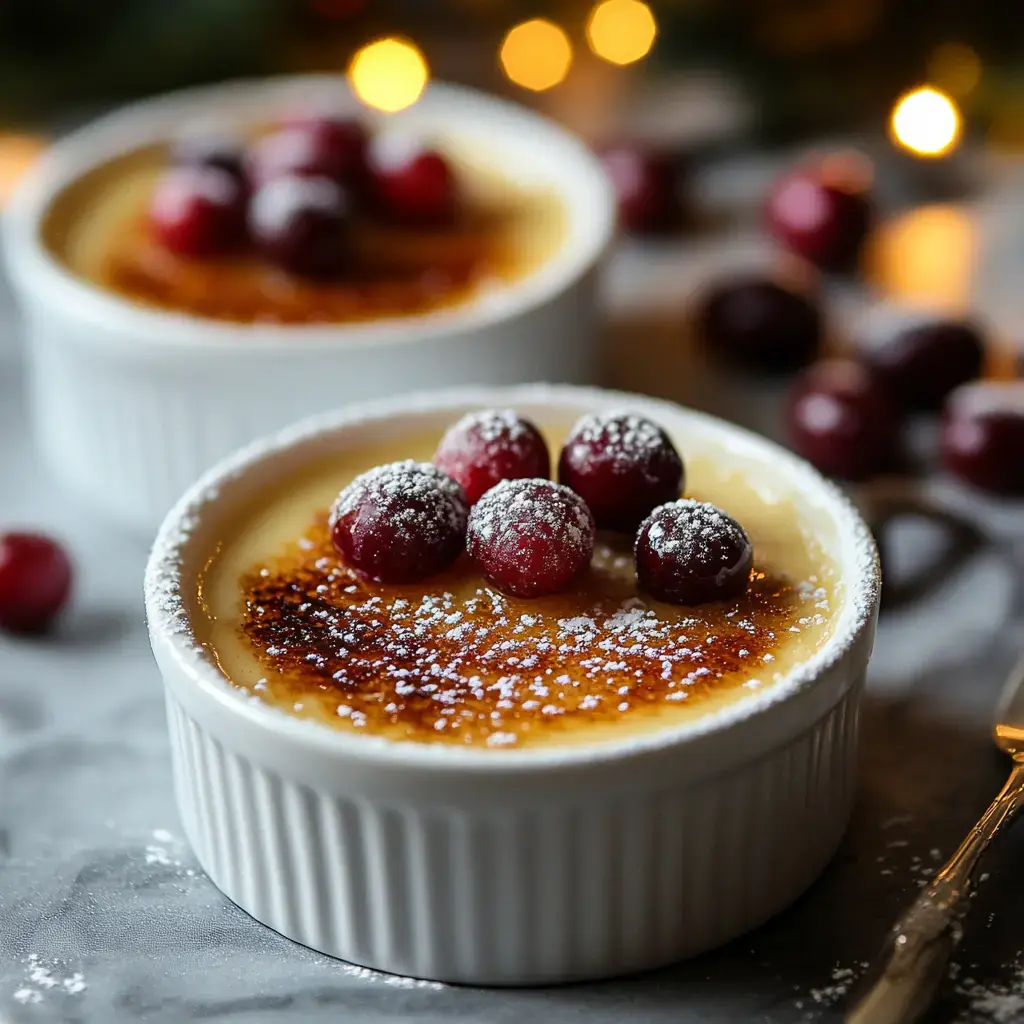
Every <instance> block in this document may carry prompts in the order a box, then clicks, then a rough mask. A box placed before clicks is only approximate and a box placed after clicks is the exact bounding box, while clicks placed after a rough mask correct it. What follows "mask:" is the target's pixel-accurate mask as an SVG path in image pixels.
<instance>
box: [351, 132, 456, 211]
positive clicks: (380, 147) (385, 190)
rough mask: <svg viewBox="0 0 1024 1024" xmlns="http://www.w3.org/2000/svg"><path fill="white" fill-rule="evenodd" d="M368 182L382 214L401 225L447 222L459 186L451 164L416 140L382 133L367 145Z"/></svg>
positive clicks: (454, 206)
mask: <svg viewBox="0 0 1024 1024" xmlns="http://www.w3.org/2000/svg"><path fill="white" fill-rule="evenodd" d="M369 164H370V182H371V188H372V190H373V194H374V197H375V199H376V202H377V204H378V207H379V209H380V211H381V213H382V214H383V215H384V216H385V217H387V218H388V219H389V220H393V221H395V222H397V223H400V224H446V223H449V222H450V221H452V220H453V219H454V218H455V215H456V213H457V211H458V206H459V188H458V181H457V180H456V177H455V172H454V171H453V170H452V167H451V164H449V162H448V161H447V160H446V159H445V158H444V157H443V156H442V155H441V154H440V153H438V152H437V151H436V150H433V149H429V148H424V147H423V146H422V144H421V143H419V142H418V141H417V140H415V139H408V138H405V137H404V136H388V135H381V136H378V137H377V138H376V139H374V141H373V144H372V145H371V146H370V156H369Z"/></svg>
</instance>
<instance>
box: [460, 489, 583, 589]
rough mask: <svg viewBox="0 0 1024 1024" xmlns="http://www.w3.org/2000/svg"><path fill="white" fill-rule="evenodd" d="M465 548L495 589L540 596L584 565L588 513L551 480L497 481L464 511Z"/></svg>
mask: <svg viewBox="0 0 1024 1024" xmlns="http://www.w3.org/2000/svg"><path fill="white" fill-rule="evenodd" d="M466 546H467V549H468V550H469V553H470V555H471V556H472V557H473V558H474V559H475V561H476V563H477V565H478V566H479V567H480V571H481V572H482V573H483V574H484V576H485V577H486V578H487V579H488V580H489V581H490V582H491V583H493V584H494V586H496V587H497V588H498V589H499V590H500V591H502V592H503V593H506V594H512V595H513V596H514V597H540V596H541V595H542V594H554V593H556V592H557V591H559V590H564V589H565V588H566V587H567V586H568V585H569V584H570V583H572V581H573V580H574V579H576V577H577V576H579V575H580V573H582V572H583V570H584V569H586V568H587V566H588V565H589V564H590V556H591V555H592V554H593V553H594V517H593V516H592V515H591V514H590V509H588V508H587V505H586V502H584V501H583V499H582V498H581V497H580V496H579V495H578V494H576V493H575V492H573V491H571V490H569V488H568V487H563V486H562V485H561V484H556V483H554V482H552V481H551V480H503V481H502V482H501V483H500V484H498V485H497V486H496V487H492V488H491V489H490V490H489V491H488V492H487V493H486V494H485V495H484V496H483V497H482V498H481V499H480V500H479V501H478V502H477V503H476V504H475V505H474V506H473V509H472V511H471V512H470V513H469V528H468V530H467V532H466Z"/></svg>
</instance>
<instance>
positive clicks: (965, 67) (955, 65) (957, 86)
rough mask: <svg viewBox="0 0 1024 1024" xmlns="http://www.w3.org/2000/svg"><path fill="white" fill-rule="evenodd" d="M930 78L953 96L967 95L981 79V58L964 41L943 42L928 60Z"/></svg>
mask: <svg viewBox="0 0 1024 1024" xmlns="http://www.w3.org/2000/svg"><path fill="white" fill-rule="evenodd" d="M928 78H929V79H930V80H931V81H932V82H934V83H935V84H936V85H937V86H939V88H940V89H944V90H945V91H946V92H948V93H949V94H950V95H951V96H967V95H969V94H970V93H972V92H974V90H975V89H976V88H977V87H978V83H979V82H980V81H981V58H980V57H978V55H977V54H976V53H975V52H974V50H972V49H971V48H970V47H969V46H965V45H964V44H963V43H943V44H942V46H938V47H936V48H935V52H934V53H933V54H932V56H931V59H930V60H929V61H928Z"/></svg>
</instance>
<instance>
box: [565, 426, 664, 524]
mask: <svg viewBox="0 0 1024 1024" xmlns="http://www.w3.org/2000/svg"><path fill="white" fill-rule="evenodd" d="M558 479H559V480H560V481H561V482H562V483H563V484H565V485H566V486H567V487H571V488H572V489H573V490H574V491H575V492H576V493H577V494H579V495H580V496H581V497H582V498H583V500H584V501H585V502H586V503H587V505H589V506H590V510H591V512H593V514H594V520H595V521H596V523H597V525H598V527H599V528H600V529H602V530H619V531H621V532H623V533H629V532H632V531H633V530H635V529H636V528H637V526H639V525H640V521H641V520H642V519H643V518H644V516H646V515H647V514H648V513H649V512H650V511H651V509H652V508H654V507H655V506H656V505H661V504H663V503H664V502H666V501H672V500H673V499H674V498H678V497H679V492H680V491H681V490H682V488H683V460H682V459H681V458H680V456H679V452H677V451H676V449H675V446H674V445H673V444H672V442H671V441H670V440H669V437H668V434H666V433H665V431H664V430H662V429H661V427H659V426H658V425H657V424H656V423H652V422H651V421H650V420H648V419H645V418H644V417H642V416H636V415H634V414H632V413H629V412H607V413H592V414H590V415H588V416H584V417H583V418H582V419H581V420H580V421H579V422H578V423H577V424H576V426H575V427H573V429H572V433H571V434H570V435H569V438H568V440H567V441H566V442H565V447H564V448H563V449H562V455H561V458H560V459H559V462H558Z"/></svg>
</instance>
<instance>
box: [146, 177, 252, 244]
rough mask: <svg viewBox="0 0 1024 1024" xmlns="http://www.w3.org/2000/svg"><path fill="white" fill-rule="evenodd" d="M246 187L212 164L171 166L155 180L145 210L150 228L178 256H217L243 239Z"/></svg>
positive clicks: (240, 242)
mask: <svg viewBox="0 0 1024 1024" xmlns="http://www.w3.org/2000/svg"><path fill="white" fill-rule="evenodd" d="M245 205H246V195H245V189H244V187H243V186H242V183H241V182H240V181H239V180H238V178H236V177H234V176H232V175H231V174H229V173H228V172H227V171H222V170H219V169H217V168H215V167H174V168H171V169H170V170H169V171H167V172H165V173H164V175H163V177H162V178H161V179H160V180H159V181H158V182H157V186H156V190H155V192H154V193H153V199H152V202H151V204H150V208H149V219H150V224H151V225H152V228H153V232H154V233H155V235H156V237H157V238H158V239H159V240H160V242H161V243H162V244H163V245H165V246H166V247H167V248H168V249H170V250H171V252H175V253H179V254H180V255H182V256H221V255H224V254H225V253H229V252H232V251H234V250H236V249H238V248H239V246H241V245H242V243H243V242H244V240H245Z"/></svg>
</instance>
